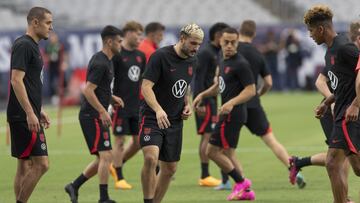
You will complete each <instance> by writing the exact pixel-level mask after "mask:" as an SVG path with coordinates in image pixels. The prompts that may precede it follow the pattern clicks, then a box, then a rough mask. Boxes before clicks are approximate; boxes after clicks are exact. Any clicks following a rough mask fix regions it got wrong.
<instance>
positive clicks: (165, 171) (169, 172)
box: [160, 164, 176, 178]
mask: <svg viewBox="0 0 360 203" xmlns="http://www.w3.org/2000/svg"><path fill="white" fill-rule="evenodd" d="M160 171H161V174H162V175H164V176H167V177H170V178H171V177H172V176H173V175H174V174H175V173H176V165H175V164H171V165H169V166H162V167H161V169H160Z"/></svg>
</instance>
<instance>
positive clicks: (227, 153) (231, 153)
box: [223, 148, 244, 176]
mask: <svg viewBox="0 0 360 203" xmlns="http://www.w3.org/2000/svg"><path fill="white" fill-rule="evenodd" d="M223 153H224V154H225V156H227V157H228V158H229V159H230V160H231V163H232V164H233V165H234V167H235V169H236V170H237V171H238V172H240V174H241V175H243V176H244V169H243V167H242V165H241V163H240V161H239V159H237V158H236V153H235V149H233V148H230V149H227V150H224V152H223Z"/></svg>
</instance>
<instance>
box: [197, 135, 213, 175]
mask: <svg viewBox="0 0 360 203" xmlns="http://www.w3.org/2000/svg"><path fill="white" fill-rule="evenodd" d="M210 135H211V134H210V133H204V134H203V135H202V136H201V141H200V145H199V156H200V161H201V164H209V157H208V156H207V155H206V147H207V145H208V143H209V139H210ZM201 174H202V175H201V178H206V177H207V176H209V175H210V174H209V170H208V167H207V168H206V170H205V171H203V169H202V173H201Z"/></svg>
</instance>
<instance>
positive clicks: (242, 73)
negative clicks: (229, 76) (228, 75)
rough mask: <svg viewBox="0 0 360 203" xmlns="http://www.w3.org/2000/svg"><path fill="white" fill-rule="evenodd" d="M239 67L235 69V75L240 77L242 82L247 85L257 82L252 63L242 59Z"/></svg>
mask: <svg viewBox="0 0 360 203" xmlns="http://www.w3.org/2000/svg"><path fill="white" fill-rule="evenodd" d="M238 66H239V67H237V68H236V69H235V75H236V77H237V78H239V80H240V83H241V84H242V85H243V86H244V87H246V86H248V85H252V84H255V80H254V76H253V74H252V72H251V70H250V64H249V63H248V62H246V61H241V62H240V63H239V64H238Z"/></svg>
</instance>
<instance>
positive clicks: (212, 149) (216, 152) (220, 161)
mask: <svg viewBox="0 0 360 203" xmlns="http://www.w3.org/2000/svg"><path fill="white" fill-rule="evenodd" d="M206 154H207V155H208V157H209V158H210V159H211V160H213V161H214V162H215V163H216V164H217V165H218V166H219V167H220V168H221V170H222V171H224V172H225V173H229V172H230V171H232V170H233V169H234V168H235V166H234V165H233V163H232V162H231V160H230V159H229V158H228V157H227V156H226V155H225V154H224V153H223V151H222V149H221V148H220V147H217V146H215V145H212V144H208V146H207V149H206Z"/></svg>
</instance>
